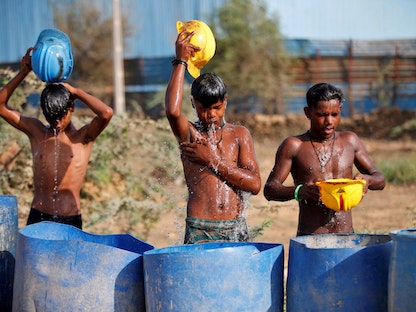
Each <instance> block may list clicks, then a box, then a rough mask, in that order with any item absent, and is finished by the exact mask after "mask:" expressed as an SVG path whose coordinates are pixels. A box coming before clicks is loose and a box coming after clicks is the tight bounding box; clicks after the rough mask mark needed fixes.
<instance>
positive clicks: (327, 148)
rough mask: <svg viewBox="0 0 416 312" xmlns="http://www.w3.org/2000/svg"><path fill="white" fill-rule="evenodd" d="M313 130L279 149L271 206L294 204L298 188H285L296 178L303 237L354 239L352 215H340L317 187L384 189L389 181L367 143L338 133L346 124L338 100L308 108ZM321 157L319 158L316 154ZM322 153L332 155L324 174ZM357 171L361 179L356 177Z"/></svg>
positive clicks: (268, 192) (268, 189) (268, 190)
mask: <svg viewBox="0 0 416 312" xmlns="http://www.w3.org/2000/svg"><path fill="white" fill-rule="evenodd" d="M305 114H306V116H307V118H308V119H309V120H310V130H309V131H308V132H305V133H303V134H300V135H298V136H293V137H288V138H286V139H285V140H284V141H283V142H282V143H281V145H280V146H279V148H278V150H277V153H276V161H275V165H274V168H273V169H272V171H271V173H270V175H269V177H268V180H267V182H266V185H265V188H264V195H265V197H266V198H267V199H268V200H278V201H285V200H291V199H293V198H294V195H293V194H294V190H295V186H285V185H283V183H284V181H285V180H286V179H287V177H288V175H289V174H291V175H292V177H293V179H294V182H295V185H299V184H303V186H302V187H301V188H300V189H299V198H300V199H301V200H300V201H299V222H298V234H324V233H350V232H351V231H353V223H352V214H351V211H346V212H342V211H340V212H335V211H333V210H331V209H329V208H327V207H325V206H324V205H323V204H322V202H321V200H320V193H319V188H318V186H316V185H315V182H316V181H322V180H328V179H335V178H355V179H364V180H366V182H367V183H366V186H365V188H364V194H365V193H366V192H367V190H368V189H383V188H384V185H385V182H384V177H383V176H382V175H381V174H380V173H379V172H377V170H376V168H375V166H374V164H373V162H372V160H371V158H370V156H369V155H368V153H367V151H366V149H365V147H364V145H363V143H362V142H361V140H360V139H359V138H358V136H357V135H356V134H355V133H353V132H348V131H345V132H340V131H336V129H337V127H338V125H339V122H340V119H341V105H340V103H339V100H337V99H333V100H330V101H319V102H318V104H317V106H316V107H314V108H308V107H306V108H305ZM317 151H318V152H317ZM319 153H321V154H324V153H328V155H330V156H329V159H328V161H327V162H326V164H325V166H324V167H323V168H322V162H320V161H319V159H318V155H319ZM354 165H355V166H356V168H357V169H358V170H359V173H358V174H356V175H355V176H353V167H354Z"/></svg>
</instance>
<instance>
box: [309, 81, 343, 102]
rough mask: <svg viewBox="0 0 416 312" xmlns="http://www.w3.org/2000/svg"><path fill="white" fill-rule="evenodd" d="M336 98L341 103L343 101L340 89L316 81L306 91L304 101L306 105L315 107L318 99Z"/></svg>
mask: <svg viewBox="0 0 416 312" xmlns="http://www.w3.org/2000/svg"><path fill="white" fill-rule="evenodd" d="M333 99H338V100H339V103H340V104H342V102H343V101H344V94H343V93H342V91H341V89H339V88H337V87H335V86H333V85H331V84H329V83H325V82H322V83H317V84H315V85H313V86H312V87H311V88H310V89H309V90H308V92H306V103H307V104H308V107H315V106H316V104H317V103H318V102H319V101H329V100H333Z"/></svg>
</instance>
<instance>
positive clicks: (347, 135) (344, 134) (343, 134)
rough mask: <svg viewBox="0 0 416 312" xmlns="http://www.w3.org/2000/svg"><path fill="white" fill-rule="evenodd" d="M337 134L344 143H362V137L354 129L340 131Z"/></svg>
mask: <svg viewBox="0 0 416 312" xmlns="http://www.w3.org/2000/svg"><path fill="white" fill-rule="evenodd" d="M337 135H338V137H339V138H340V139H341V141H342V142H343V143H349V144H353V145H356V144H361V140H360V138H359V137H358V135H357V134H356V133H355V132H353V131H338V132H337Z"/></svg>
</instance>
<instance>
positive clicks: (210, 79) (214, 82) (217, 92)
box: [191, 73, 227, 108]
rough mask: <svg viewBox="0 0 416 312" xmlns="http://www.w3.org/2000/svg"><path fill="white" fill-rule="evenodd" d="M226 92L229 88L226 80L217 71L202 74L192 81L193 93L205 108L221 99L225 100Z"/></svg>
mask: <svg viewBox="0 0 416 312" xmlns="http://www.w3.org/2000/svg"><path fill="white" fill-rule="evenodd" d="M226 94H227V88H226V87H225V84H224V82H223V81H222V79H221V78H220V77H219V76H218V75H217V74H215V73H205V74H202V75H201V76H199V77H198V78H196V79H195V80H194V81H193V82H192V86H191V95H192V96H193V98H194V99H195V101H198V102H199V103H201V104H202V106H204V107H205V108H208V107H210V106H211V105H212V104H214V103H217V102H218V101H219V100H221V101H224V98H225V96H226Z"/></svg>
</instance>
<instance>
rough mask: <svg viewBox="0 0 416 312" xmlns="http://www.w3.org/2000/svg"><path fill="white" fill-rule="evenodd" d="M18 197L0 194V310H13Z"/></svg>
mask: <svg viewBox="0 0 416 312" xmlns="http://www.w3.org/2000/svg"><path fill="white" fill-rule="evenodd" d="M17 222H18V218H17V199H16V197H15V196H13V195H0V248H1V249H0V311H6V312H7V311H11V310H12V298H13V279H14V267H15V257H16V244H17Z"/></svg>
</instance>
